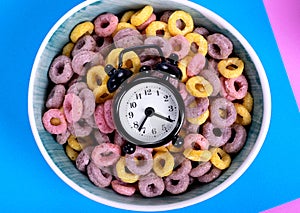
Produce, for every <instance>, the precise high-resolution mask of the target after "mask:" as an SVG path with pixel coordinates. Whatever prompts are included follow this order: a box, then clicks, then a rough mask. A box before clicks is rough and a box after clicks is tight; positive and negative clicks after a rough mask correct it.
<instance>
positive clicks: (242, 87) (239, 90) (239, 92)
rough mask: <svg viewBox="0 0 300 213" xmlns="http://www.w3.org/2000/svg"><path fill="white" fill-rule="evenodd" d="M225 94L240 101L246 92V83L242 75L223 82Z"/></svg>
mask: <svg viewBox="0 0 300 213" xmlns="http://www.w3.org/2000/svg"><path fill="white" fill-rule="evenodd" d="M224 86H225V89H226V92H227V93H228V94H229V95H230V96H231V97H233V98H235V99H242V98H244V97H245V96H246V94H247V91H248V81H247V79H246V77H245V76H244V75H240V76H239V77H237V78H228V79H225V81H224Z"/></svg>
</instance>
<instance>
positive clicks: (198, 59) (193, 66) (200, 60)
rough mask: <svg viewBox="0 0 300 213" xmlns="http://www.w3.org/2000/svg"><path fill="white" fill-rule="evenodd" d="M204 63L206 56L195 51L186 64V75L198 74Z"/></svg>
mask: <svg viewBox="0 0 300 213" xmlns="http://www.w3.org/2000/svg"><path fill="white" fill-rule="evenodd" d="M205 64H206V58H205V57H204V56H203V55H202V54H201V53H197V54H195V55H194V56H193V58H192V59H191V60H190V62H189V63H188V65H187V69H186V74H187V76H188V77H192V76H195V75H198V74H199V73H200V72H201V70H202V69H203V68H204V66H205Z"/></svg>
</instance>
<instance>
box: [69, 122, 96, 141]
mask: <svg viewBox="0 0 300 213" xmlns="http://www.w3.org/2000/svg"><path fill="white" fill-rule="evenodd" d="M68 130H69V131H70V133H71V134H72V135H74V136H76V137H86V136H88V135H90V134H91V132H92V131H93V128H92V127H91V126H90V125H89V124H88V123H87V122H86V121H85V120H84V119H80V120H79V121H77V122H72V123H69V125H68Z"/></svg>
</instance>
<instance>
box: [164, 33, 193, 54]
mask: <svg viewBox="0 0 300 213" xmlns="http://www.w3.org/2000/svg"><path fill="white" fill-rule="evenodd" d="M169 43H170V45H171V47H172V52H173V53H176V54H177V55H178V59H179V60H181V59H183V58H184V57H185V56H187V54H188V53H189V51H190V43H189V41H188V40H187V39H186V38H185V37H184V36H183V35H176V36H173V37H171V38H170V39H169Z"/></svg>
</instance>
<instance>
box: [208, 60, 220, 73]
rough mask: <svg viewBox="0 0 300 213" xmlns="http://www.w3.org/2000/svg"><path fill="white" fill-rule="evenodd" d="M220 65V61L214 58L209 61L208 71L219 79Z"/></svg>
mask: <svg viewBox="0 0 300 213" xmlns="http://www.w3.org/2000/svg"><path fill="white" fill-rule="evenodd" d="M218 63H219V60H216V59H213V58H209V59H208V69H209V70H210V71H212V72H213V73H214V74H216V75H217V76H218V77H219V75H220V73H219V70H218Z"/></svg>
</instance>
